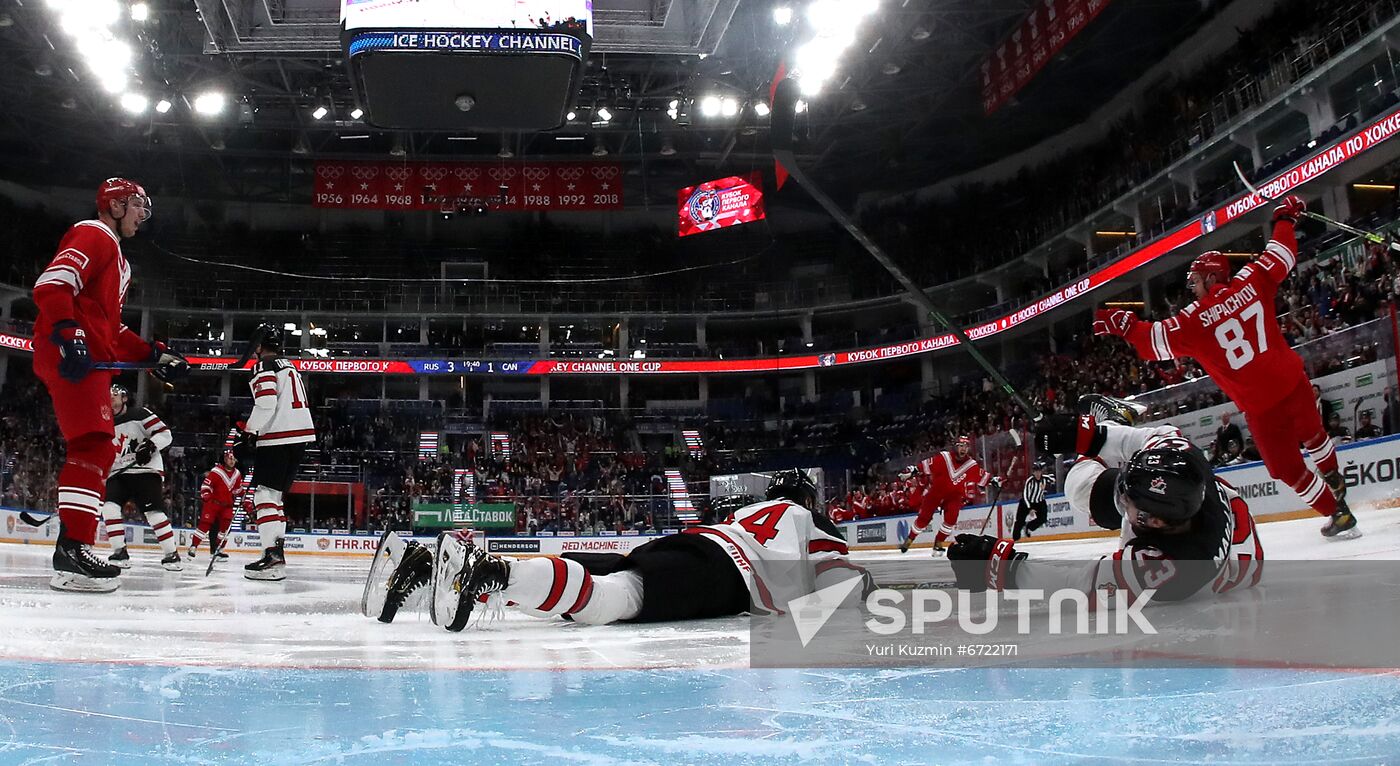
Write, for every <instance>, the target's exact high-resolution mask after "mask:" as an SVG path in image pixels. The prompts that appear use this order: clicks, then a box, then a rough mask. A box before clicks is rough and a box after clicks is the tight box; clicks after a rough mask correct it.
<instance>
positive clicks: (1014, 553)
mask: <svg viewBox="0 0 1400 766" xmlns="http://www.w3.org/2000/svg"><path fill="white" fill-rule="evenodd" d="M1025 558H1026V554H1024V553H1021V552H1020V551H1018V550H1016V545H1015V543H1013V542H1012V541H1011V540H998V539H997V538H995V537H992V536H991V535H958V536H957V537H956V538H954V540H953V544H952V545H951V546H950V547H949V548H948V563H950V564H952V565H953V577H954V578H955V579H956V580H957V582H958V587H959V588H961V589H963V590H969V591H972V592H974V593H981V592H982V591H985V590H986V589H987V588H988V587H991V588H992V589H994V590H1005V589H1006V588H1014V587H1016V567H1017V565H1018V564H1020V562H1021V561H1022V560H1023V559H1025Z"/></svg>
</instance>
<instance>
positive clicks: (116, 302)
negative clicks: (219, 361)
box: [34, 221, 151, 370]
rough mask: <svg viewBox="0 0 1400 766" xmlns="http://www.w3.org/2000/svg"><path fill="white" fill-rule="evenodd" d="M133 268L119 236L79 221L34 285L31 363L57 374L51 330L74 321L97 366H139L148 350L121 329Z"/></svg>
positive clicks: (127, 330)
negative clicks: (107, 363) (65, 321)
mask: <svg viewBox="0 0 1400 766" xmlns="http://www.w3.org/2000/svg"><path fill="white" fill-rule="evenodd" d="M130 285H131V267H130V266H129V265H128V264H127V262H126V258H124V257H123V256H122V249H121V242H120V241H119V240H118V239H117V235H116V234H114V233H112V230H111V229H109V228H107V227H106V226H105V225H103V224H102V223H101V222H99V221H79V222H77V223H75V224H73V225H72V226H71V227H69V229H68V233H66V234H64V235H63V239H62V240H61V241H60V242H59V244H58V254H57V255H55V256H54V257H53V260H52V261H50V262H49V265H48V267H47V268H45V269H44V271H43V272H42V273H41V274H39V278H38V279H37V280H35V282H34V302H35V303H36V304H38V306H39V318H38V319H37V320H36V321H35V323H34V359H35V363H36V364H37V365H39V366H40V367H41V368H42V367H47V368H48V369H49V370H57V368H58V358H59V357H58V348H57V347H56V346H55V345H54V344H53V342H52V341H50V340H49V335H50V334H51V333H52V332H53V324H54V322H57V321H59V320H63V319H72V320H74V321H76V322H77V323H78V325H79V326H80V327H82V328H83V332H84V334H85V335H86V336H87V345H88V353H89V354H90V355H91V356H92V359H93V361H95V362H105V361H123V362H139V361H142V360H144V359H148V358H150V356H151V346H150V344H149V343H147V342H145V341H144V340H141V337H140V336H138V335H137V334H136V333H134V332H132V331H131V330H130V329H128V328H127V327H126V326H125V325H123V324H122V305H123V304H124V303H125V301H126V291H127V288H128V287H129V286H130Z"/></svg>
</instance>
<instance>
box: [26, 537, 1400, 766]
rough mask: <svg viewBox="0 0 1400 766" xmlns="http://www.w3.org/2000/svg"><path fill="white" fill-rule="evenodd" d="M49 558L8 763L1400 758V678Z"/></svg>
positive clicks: (911, 571) (307, 560) (314, 564)
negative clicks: (887, 658)
mask: <svg viewBox="0 0 1400 766" xmlns="http://www.w3.org/2000/svg"><path fill="white" fill-rule="evenodd" d="M1360 518H1361V521H1362V524H1363V525H1364V528H1365V530H1366V536H1365V537H1363V538H1361V539H1360V540H1353V541H1347V542H1341V543H1335V544H1327V543H1324V542H1322V541H1321V540H1320V539H1319V537H1318V535H1317V526H1318V522H1317V521H1316V520H1313V519H1307V520H1301V521H1289V522H1277V523H1272V524H1266V525H1263V526H1262V527H1261V534H1262V535H1263V539H1264V541H1265V545H1266V546H1267V550H1268V554H1269V556H1270V557H1272V558H1276V559H1299V558H1324V557H1327V558H1382V559H1395V558H1400V512H1397V511H1393V510H1386V511H1370V512H1362V513H1361V514H1360ZM1111 544H1112V543H1111V541H1107V540H1091V541H1080V542H1058V543H1030V544H1028V545H1026V546H1025V548H1026V550H1027V551H1028V552H1030V553H1031V555H1033V556H1036V557H1041V556H1057V557H1071V556H1073V557H1083V556H1087V555H1091V554H1097V553H1099V552H1101V551H1104V550H1107V549H1109V547H1110V545H1111ZM50 551H51V549H50V548H47V547H44V546H40V545H27V546H26V545H13V544H6V545H0V656H3V658H4V662H3V663H0V764H6V765H9V764H121V765H122V766H135V765H136V764H205V763H208V764H258V765H259V766H274V765H278V764H320V763H325V764H380V765H383V764H408V763H412V764H422V765H430V764H478V763H480V764H497V763H546V762H550V763H553V762H558V763H585V764H624V763H626V764H645V763H655V764H675V763H684V764H701V763H724V764H746V763H880V764H884V763H994V762H997V763H1036V764H1041V763H1212V764H1287V763H1387V762H1400V670H1395V671H1389V672H1377V671H1352V672H1333V671H1320V670H1292V669H1257V668H1254V669H1242V668H1220V669H1186V670H1183V669H1026V668H1016V667H1012V666H1006V667H992V668H979V669H967V668H949V669H938V668H921V669H912V668H911V669H883V670H840V669H823V670H758V669H750V668H749V667H747V665H748V632H747V629H746V627H745V623H744V621H743V620H742V619H740V618H734V619H727V620H713V621H708V622H693V623H684V624H666V625H656V626H649V627H635V626H607V627H590V626H581V625H575V624H571V623H565V622H560V621H550V622H542V621H536V620H532V619H530V618H526V617H521V616H518V615H517V616H507V617H506V618H504V619H502V620H500V621H498V622H494V623H491V624H487V625H484V626H480V627H475V628H471V629H469V630H468V631H466V632H463V633H461V634H455V635H454V634H449V633H447V632H446V631H443V630H442V629H440V628H437V627H435V626H433V625H432V624H431V623H430V622H429V621H428V619H427V617H426V615H425V614H423V613H422V612H420V611H416V610H415V611H414V612H412V613H401V615H400V618H399V620H398V621H397V622H395V623H394V624H392V625H382V624H379V623H377V622H374V621H371V620H368V619H366V618H364V617H362V616H360V615H359V614H358V613H357V611H356V610H357V606H358V600H359V595H360V588H361V578H362V573H363V571H364V570H365V568H366V567H367V566H368V560H367V559H364V558H355V559H344V558H322V557H305V556H303V557H294V558H293V559H292V561H291V564H290V565H289V572H290V576H289V579H288V580H287V581H286V582H284V583H255V582H249V581H246V580H244V579H243V578H242V576H241V572H239V571H238V570H239V568H240V566H239V565H240V564H241V563H242V562H240V561H238V560H237V558H235V560H234V561H232V562H229V563H227V564H224V565H223V566H222V567H221V568H220V569H218V570H216V571H215V572H214V574H213V576H212V577H209V578H208V579H206V578H205V576H204V567H203V564H202V562H201V565H200V566H197V567H188V568H186V570H185V571H184V572H180V573H167V572H165V571H163V570H161V569H160V568H159V567H158V566H156V564H155V559H154V558H153V555H152V553H151V552H149V551H147V552H142V553H141V554H140V555H138V556H136V557H135V558H136V559H137V561H136V562H135V566H134V567H133V569H131V570H130V571H129V572H127V573H126V574H124V575H123V576H122V577H123V587H122V589H121V590H120V591H118V592H117V593H115V594H112V595H104V596H75V595H72V594H61V593H56V592H53V591H50V590H49V589H48V588H47V585H46V578H47V558H48V556H49V554H50ZM863 558H864V559H865V560H866V561H868V562H869V563H870V564H871V565H872V568H873V569H874V570H875V571H877V572H879V573H881V576H882V577H885V578H890V579H896V580H918V579H919V578H922V577H924V576H925V575H927V577H929V578H931V579H938V577H939V576H940V575H939V573H938V570H937V567H940V566H942V567H946V563H942V562H938V563H935V562H934V561H933V560H932V559H930V558H929V556H928V552H927V551H926V550H923V551H914V552H911V553H909V554H906V555H905V556H903V557H901V556H898V554H894V553H875V554H867V555H866V556H864V557H863ZM942 576H944V577H946V576H947V574H946V573H944V574H943V575H942ZM1381 638H1382V640H1397V638H1396V637H1381Z"/></svg>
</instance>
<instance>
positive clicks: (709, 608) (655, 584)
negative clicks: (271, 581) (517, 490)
mask: <svg viewBox="0 0 1400 766" xmlns="http://www.w3.org/2000/svg"><path fill="white" fill-rule="evenodd" d="M766 497H767V499H766V500H763V501H761V502H757V503H751V504H747V505H744V506H742V507H738V508H732V509H729V508H724V507H723V504H722V503H721V504H719V509H718V512H719V513H723V514H725V516H724V521H723V522H722V523H716V524H712V525H708V526H695V527H691V528H689V529H686V530H685V531H684V532H681V533H679V534H674V535H667V536H665V537H661V538H658V539H656V540H653V541H651V542H649V543H646V544H644V545H642V546H640V547H638V548H637V549H636V550H633V551H632V552H631V553H629V554H627V555H625V556H624V555H620V554H610V553H600V554H587V553H584V554H576V553H568V554H565V555H563V556H557V557H556V556H549V557H540V558H532V559H523V560H507V559H503V558H500V557H498V556H494V555H492V554H489V553H487V552H485V551H483V550H481V549H480V548H478V547H477V546H475V545H474V544H472V543H471V542H470V540H469V539H467V540H463V539H462V538H461V536H459V535H456V534H454V533H443V534H442V535H439V537H438V542H437V549H436V551H435V552H430V551H429V550H428V548H427V546H423V545H419V544H417V543H416V542H412V541H408V542H405V541H403V540H400V539H399V538H398V536H397V535H395V534H394V533H392V532H386V533H385V534H384V537H383V538H382V539H381V540H380V546H379V550H378V551H376V553H375V560H374V563H373V564H372V566H371V569H370V574H369V578H368V580H367V581H366V583H365V593H364V598H363V600H362V603H361V609H362V611H363V612H364V613H365V615H366V616H370V617H375V618H377V619H379V620H380V621H382V622H389V621H391V620H393V618H394V615H395V613H397V611H398V610H399V608H400V607H401V606H402V605H403V603H404V601H405V599H406V598H407V597H408V595H409V594H410V593H412V592H413V591H414V590H415V589H417V588H419V587H422V586H424V585H427V584H429V583H431V585H432V596H431V598H430V601H429V604H430V606H429V610H430V614H431V616H432V620H433V623H434V624H437V625H441V626H443V627H445V628H447V629H448V630H452V631H458V630H461V629H462V628H464V627H466V625H467V621H468V619H469V618H470V617H471V614H472V610H473V609H474V608H475V607H476V605H477V604H478V603H479V602H481V601H484V600H486V599H488V598H490V599H501V600H504V602H505V603H506V604H507V605H513V606H514V607H515V608H516V609H518V610H520V611H522V612H524V613H526V614H530V615H533V616H537V617H552V616H556V615H557V616H563V617H565V618H566V619H570V620H573V621H575V622H582V623H587V624H592V625H599V624H605V623H611V622H659V621H669V620H688V619H698V618H707V617H723V616H730V615H737V614H743V613H746V612H751V613H774V614H782V613H784V611H785V610H786V609H787V605H788V603H789V602H790V601H791V600H793V599H795V598H798V597H801V596H805V595H808V594H810V593H812V592H814V591H816V590H820V589H822V588H824V587H827V586H830V585H832V584H835V583H837V582H840V581H841V580H844V579H847V578H850V577H861V578H864V579H865V581H866V584H867V586H869V585H870V584H871V583H870V580H869V576H868V575H867V574H866V572H865V570H863V569H861V568H860V567H857V566H855V565H854V564H851V563H850V562H849V561H847V560H846V556H847V549H846V542H845V540H844V538H843V537H842V536H841V534H840V530H838V529H837V528H836V526H835V525H834V524H832V523H831V521H830V520H828V519H827V518H826V516H824V515H823V514H821V513H820V512H814V511H812V510H810V508H812V507H819V506H817V492H816V486H815V484H813V482H812V480H811V478H810V477H808V476H807V474H806V473H805V472H802V471H799V470H792V471H781V472H779V473H778V474H776V475H775V476H774V477H773V478H772V480H771V482H770V483H769V487H768V491H767V493H766ZM861 593H862V591H861V590H855V591H853V594H852V598H858V597H860V595H861Z"/></svg>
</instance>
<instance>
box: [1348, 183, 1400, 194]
mask: <svg viewBox="0 0 1400 766" xmlns="http://www.w3.org/2000/svg"><path fill="white" fill-rule="evenodd" d="M1351 188H1353V189H1360V190H1362V191H1389V192H1393V191H1395V184H1371V183H1365V184H1352V185H1351Z"/></svg>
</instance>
